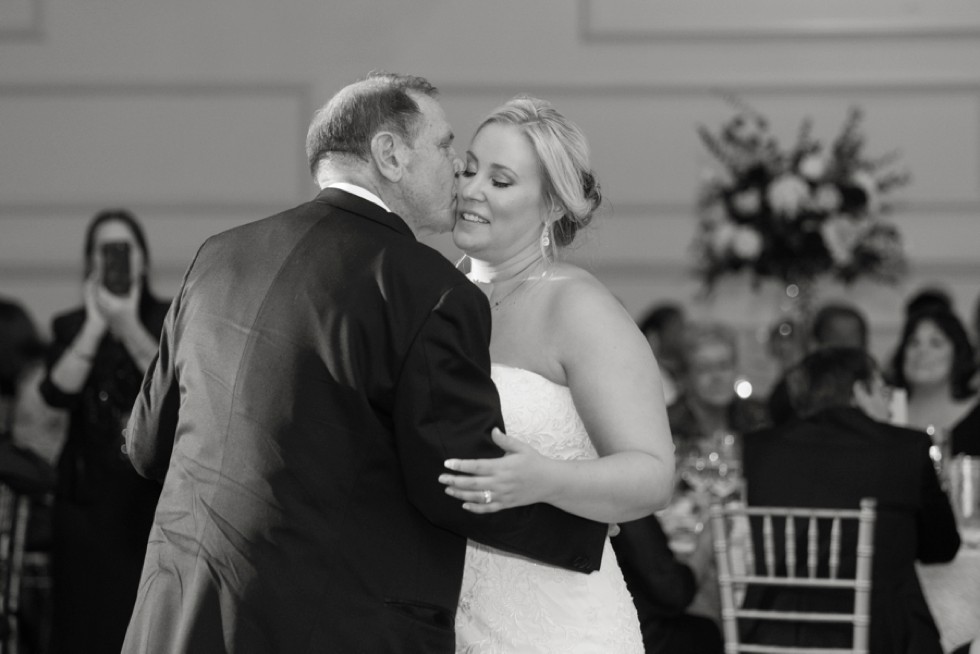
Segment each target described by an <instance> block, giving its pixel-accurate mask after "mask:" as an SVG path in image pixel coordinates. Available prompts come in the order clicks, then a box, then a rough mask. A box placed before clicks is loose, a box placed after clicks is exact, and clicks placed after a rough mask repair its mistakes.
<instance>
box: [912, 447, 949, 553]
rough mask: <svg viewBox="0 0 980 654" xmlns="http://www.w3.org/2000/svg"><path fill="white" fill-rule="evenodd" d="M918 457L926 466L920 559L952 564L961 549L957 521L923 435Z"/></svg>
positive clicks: (919, 517) (918, 518)
mask: <svg viewBox="0 0 980 654" xmlns="http://www.w3.org/2000/svg"><path fill="white" fill-rule="evenodd" d="M916 454H917V455H918V458H919V460H920V462H921V463H920V465H921V467H922V490H921V493H922V508H921V509H920V510H919V513H918V515H917V516H916V527H917V530H918V534H919V550H918V552H917V553H916V558H918V559H919V561H921V562H923V563H945V562H946V561H951V560H952V559H953V557H954V556H956V552H957V550H959V548H960V536H959V532H958V531H957V529H956V518H955V517H954V516H953V507H952V506H951V505H950V503H949V497H948V496H947V495H946V493H945V492H944V491H943V489H942V488H941V487H940V486H939V478H938V477H937V476H936V469H935V467H934V466H933V464H932V459H930V458H929V439H928V437H926V436H922V438H921V441H920V443H919V447H917V448H916Z"/></svg>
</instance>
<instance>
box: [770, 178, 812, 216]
mask: <svg viewBox="0 0 980 654" xmlns="http://www.w3.org/2000/svg"><path fill="white" fill-rule="evenodd" d="M809 195H810V187H809V186H807V184H806V182H804V181H803V180H802V179H800V178H799V177H797V176H796V175H793V174H792V173H786V174H783V175H780V176H779V177H777V178H776V179H775V180H773V182H772V184H770V185H769V190H768V192H767V193H766V198H767V199H768V200H769V206H770V207H772V210H773V212H774V213H777V214H782V215H784V216H787V217H789V218H795V217H796V214H797V213H799V211H800V207H802V206H803V204H804V202H805V201H806V199H807V197H808V196H809Z"/></svg>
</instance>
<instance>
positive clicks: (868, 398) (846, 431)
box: [743, 348, 960, 654]
mask: <svg viewBox="0 0 980 654" xmlns="http://www.w3.org/2000/svg"><path fill="white" fill-rule="evenodd" d="M787 383H788V388H789V394H790V401H791V402H792V404H793V407H794V409H795V411H796V412H797V415H798V416H799V417H800V419H799V420H797V421H794V422H792V423H789V424H788V425H784V426H781V427H774V428H772V429H770V430H767V431H764V432H760V433H756V434H752V436H751V438H747V439H746V440H745V448H744V458H743V465H744V474H745V479H746V485H747V491H748V495H747V500H748V503H749V504H750V505H756V506H800V507H826V508H857V507H858V505H859V502H860V500H861V498H864V497H872V498H875V499H876V500H877V506H878V517H877V521H876V523H875V533H874V557H873V564H872V585H871V624H870V643H869V645H870V652H872V654H891V653H894V652H915V653H916V654H941V652H942V648H941V646H940V639H939V632H938V630H937V628H936V624H935V622H934V621H933V618H932V615H931V614H930V612H929V607H928V606H927V604H926V600H925V597H924V596H923V593H922V589H921V587H920V586H919V580H918V577H917V576H916V571H915V561H916V560H918V561H922V562H924V563H937V562H945V561H949V560H951V559H952V558H953V557H954V556H955V555H956V552H957V550H958V549H959V545H960V538H959V535H958V533H957V531H956V522H955V520H954V518H953V510H952V508H951V506H950V503H949V499H948V498H947V497H946V495H945V493H943V491H942V490H941V489H940V486H939V480H938V478H937V476H936V471H935V468H934V467H933V465H932V460H931V459H930V458H929V447H930V445H931V443H930V440H929V438H928V436H927V435H926V434H924V433H922V432H919V431H913V430H910V429H905V428H902V427H896V426H893V425H890V424H887V423H886V422H884V421H885V420H887V418H888V406H889V397H888V396H889V394H888V389H887V387H886V386H885V383H884V381H883V379H882V376H881V374H880V373H879V371H878V370H877V367H876V366H875V363H874V361H873V360H872V359H871V357H870V356H869V355H868V354H866V353H865V352H863V351H861V350H858V349H848V348H840V349H837V348H831V349H825V350H819V351H817V352H814V353H812V354H810V355H809V356H808V357H807V358H806V359H804V360H803V362H802V363H801V364H800V365H799V366H797V367H796V368H794V369H793V370H792V371H791V372H790V373H789V376H788V380H787ZM757 527H758V525H753V531H756V529H757ZM778 529H779V530H781V529H782V528H781V527H778ZM843 537H844V547H843V548H842V553H841V562H840V570H841V576H842V577H848V576H850V577H853V576H854V569H855V558H854V542H855V539H856V528H854V529H845V531H844V533H843ZM801 538H802V531H801ZM821 538H823V539H826V538H827V533H826V531H824V532H823V533H822V534H821ZM756 540H758V539H756ZM804 547H805V545H804ZM821 548H822V551H823V550H825V549H826V543H823V544H821ZM798 560H800V561H801V562H802V561H804V560H805V556H804V555H803V554H802V553H801V555H800V556H799V557H798ZM756 561H757V564H758V565H760V566H761V565H763V563H762V562H763V561H764V558H763V557H762V555H761V552H760V553H759V554H757V556H756ZM776 565H777V567H779V566H785V561H777V562H776ZM804 574H805V573H804ZM841 593H843V591H838V590H835V589H829V590H828V589H807V590H799V589H788V588H778V587H769V588H758V587H752V588H750V589H749V592H748V593H747V595H746V599H745V605H746V606H748V607H752V608H761V607H765V608H777V609H779V610H782V611H809V610H823V611H828V610H829V611H837V612H847V611H850V610H851V609H852V607H853V597H852V596H851V595H850V594H849V593H844V594H841ZM744 636H745V640H746V642H758V643H762V644H784V643H788V644H794V645H811V646H827V647H830V646H838V647H839V646H849V645H850V642H851V628H850V627H849V626H846V625H837V624H825V625H812V624H800V623H786V624H776V623H773V622H770V621H760V622H756V623H751V624H749V625H747V628H746V630H745V634H744Z"/></svg>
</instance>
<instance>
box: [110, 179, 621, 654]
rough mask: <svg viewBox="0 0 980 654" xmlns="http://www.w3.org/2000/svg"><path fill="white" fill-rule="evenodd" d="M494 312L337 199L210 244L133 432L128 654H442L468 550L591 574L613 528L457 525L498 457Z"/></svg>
mask: <svg viewBox="0 0 980 654" xmlns="http://www.w3.org/2000/svg"><path fill="white" fill-rule="evenodd" d="M489 334H490V311H489V305H488V303H487V301H486V298H485V297H484V295H483V293H482V292H481V291H480V290H479V289H478V288H477V287H476V286H474V285H473V284H471V283H470V282H469V281H468V280H467V279H466V278H465V277H464V276H463V275H462V274H461V273H459V272H458V271H457V270H455V269H454V268H453V267H452V265H451V264H450V263H449V262H448V261H446V260H445V258H443V257H442V256H441V255H440V254H438V253H437V252H436V251H434V250H432V249H431V248H428V247H426V246H424V245H421V244H419V243H418V242H417V241H416V240H415V238H414V237H413V235H412V233H411V231H410V230H409V228H408V227H407V226H406V225H405V223H404V222H402V220H401V219H400V218H398V217H397V216H396V215H394V214H391V213H387V212H385V211H384V210H382V209H381V208H379V207H377V206H376V205H374V204H372V203H370V202H367V201H366V200H363V199H360V198H358V197H356V196H353V195H350V194H348V193H346V192H344V191H340V190H337V189H327V190H325V191H323V192H322V193H321V194H320V195H319V196H318V197H317V198H316V199H315V200H314V201H312V202H309V203H307V204H304V205H301V206H299V207H297V208H295V209H293V210H290V211H287V212H285V213H282V214H279V215H277V216H273V217H271V218H267V219H265V220H261V221H258V222H255V223H251V224H248V225H245V226H242V227H239V228H236V229H232V230H230V231H228V232H225V233H223V234H219V235H217V236H215V237H213V238H211V239H209V240H208V241H207V242H205V244H204V245H203V246H202V247H201V249H200V250H199V252H198V254H197V256H196V257H195V259H194V261H193V263H192V264H191V266H190V267H189V269H188V271H187V273H186V275H185V277H184V281H183V283H182V287H181V289H180V293H179V295H178V296H177V297H176V298H175V299H174V302H173V305H172V307H171V310H170V313H169V314H168V317H167V320H166V323H165V325H164V333H163V337H162V340H161V342H160V350H159V354H158V358H157V359H156V361H155V362H154V363H153V364H152V365H151V367H150V370H149V371H148V372H147V376H146V379H145V381H144V387H143V389H142V392H141V395H140V397H139V399H138V400H137V402H136V406H135V408H134V412H133V417H132V420H131V422H130V424H129V433H128V437H127V443H128V448H129V452H130V455H131V457H132V460H133V463H134V465H135V466H136V468H137V470H139V471H140V472H141V473H142V474H144V475H146V476H148V477H154V478H158V479H165V481H164V486H163V493H162V495H161V497H160V503H159V507H158V509H157V512H156V517H155V521H154V526H153V530H152V532H151V535H150V539H149V547H148V551H147V556H146V562H145V565H144V569H143V577H142V580H141V584H140V590H139V595H138V599H137V604H136V608H135V611H134V614H133V617H132V620H131V622H130V627H129V633H128V635H127V640H126V645H125V647H124V650H123V651H124V652H235V653H236V654H242V653H249V652H256V653H259V652H261V653H268V652H284V653H285V652H289V653H290V654H298V653H302V652H317V653H320V652H344V653H345V654H346V653H354V652H365V653H370V654H376V653H381V652H447V653H448V652H452V651H453V646H454V637H453V617H454V614H455V610H456V603H457V599H458V595H459V588H460V582H461V575H462V567H463V558H464V552H465V544H466V538H467V537H469V538H473V539H476V540H480V541H482V542H484V543H487V544H490V545H493V546H495V547H498V548H501V549H505V550H509V551H512V552H516V553H520V554H523V555H526V556H529V557H533V558H537V559H541V560H543V561H545V562H547V563H551V564H554V565H558V566H563V567H567V568H572V569H576V570H580V571H582V572H589V571H592V570H594V569H595V568H597V567H598V565H599V562H600V559H601V554H602V544H603V540H604V538H605V533H606V526H605V525H601V524H598V523H594V522H590V521H587V520H583V519H581V518H576V517H574V516H571V515H569V514H566V513H563V512H561V511H559V510H557V509H555V508H554V507H551V506H547V505H542V504H539V505H534V506H531V507H524V508H520V509H515V510H510V511H504V512H501V513H497V514H494V515H484V516H480V515H475V514H472V513H468V512H466V511H464V510H463V509H462V508H460V507H461V503H460V502H459V501H458V500H455V499H453V498H451V497H449V496H448V495H446V494H445V492H444V489H443V486H442V485H441V484H440V483H438V481H437V478H438V476H439V474H440V473H441V472H442V471H443V470H444V468H443V461H444V460H445V459H447V458H450V457H461V458H479V457H494V456H499V455H500V454H501V451H500V450H499V449H498V448H497V447H496V446H495V445H494V444H493V442H492V441H491V440H490V437H489V433H490V430H491V428H492V427H493V426H498V425H502V420H501V417H500V409H499V405H498V398H497V394H496V389H495V387H494V386H493V383H492V381H491V380H490V375H489V369H490V361H489V354H488V349H487V347H488V342H489Z"/></svg>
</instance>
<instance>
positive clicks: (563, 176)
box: [477, 95, 602, 246]
mask: <svg viewBox="0 0 980 654" xmlns="http://www.w3.org/2000/svg"><path fill="white" fill-rule="evenodd" d="M491 124H499V125H513V126H515V127H517V128H518V129H519V130H520V131H521V132H522V133H523V134H524V135H525V136H526V137H527V139H528V141H530V143H531V147H533V148H534V152H535V154H536V155H537V157H538V162H539V163H540V165H541V171H542V173H543V177H544V184H545V188H544V193H545V195H546V197H547V198H548V201H549V202H550V203H552V204H553V205H557V206H559V207H561V208H562V209H563V210H564V214H563V215H562V217H561V218H560V219H559V220H557V221H555V223H554V224H553V225H552V234H553V237H552V238H551V241H552V242H553V243H555V244H557V245H559V246H566V245H569V244H570V243H571V242H572V241H573V240H574V239H575V234H576V233H577V232H578V230H579V229H580V228H582V227H585V226H586V225H588V224H589V222H590V221H591V220H592V214H593V213H594V212H595V210H596V209H597V208H598V207H599V205H600V204H601V203H602V193H601V191H600V189H599V180H597V179H596V178H595V175H594V174H593V172H592V169H591V166H590V164H589V144H588V142H587V141H586V140H585V135H584V134H583V133H582V130H581V129H579V127H578V125H576V124H575V123H573V122H571V121H570V120H568V119H567V118H565V117H564V116H563V115H561V114H560V113H559V112H558V110H557V109H555V108H554V107H553V106H551V103H550V102H548V101H546V100H540V99H538V98H532V97H530V96H526V95H518V96H516V97H515V98H513V99H511V100H509V101H508V102H507V103H506V104H504V105H503V106H501V107H498V108H497V109H495V110H494V111H493V112H491V113H490V115H488V116H487V117H486V118H485V119H484V120H483V122H482V123H480V126H479V127H478V128H477V131H479V130H480V129H482V128H483V127H484V126H485V125H491Z"/></svg>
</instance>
